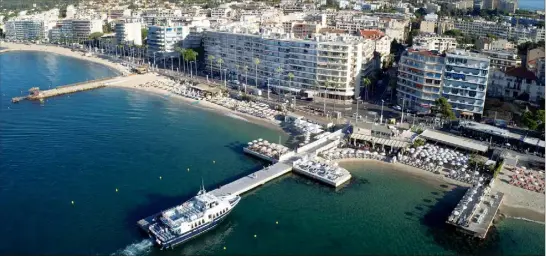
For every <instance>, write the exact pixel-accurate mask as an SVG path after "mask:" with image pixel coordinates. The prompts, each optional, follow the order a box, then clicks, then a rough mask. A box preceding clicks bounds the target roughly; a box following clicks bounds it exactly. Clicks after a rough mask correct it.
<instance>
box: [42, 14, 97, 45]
mask: <svg viewBox="0 0 546 257" xmlns="http://www.w3.org/2000/svg"><path fill="white" fill-rule="evenodd" d="M95 32H101V33H102V32H103V30H102V20H80V19H64V20H59V21H57V23H56V26H55V27H54V28H53V29H51V31H49V36H50V40H51V41H52V42H64V41H68V42H78V41H83V40H87V39H89V35H91V34H93V33H95Z"/></svg>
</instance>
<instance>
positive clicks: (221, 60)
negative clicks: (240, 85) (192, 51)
mask: <svg viewBox="0 0 546 257" xmlns="http://www.w3.org/2000/svg"><path fill="white" fill-rule="evenodd" d="M216 62H217V63H218V65H219V66H220V80H222V63H224V60H223V59H222V58H218V60H216ZM224 75H225V74H224Z"/></svg>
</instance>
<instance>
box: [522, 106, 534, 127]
mask: <svg viewBox="0 0 546 257" xmlns="http://www.w3.org/2000/svg"><path fill="white" fill-rule="evenodd" d="M535 118H536V116H535V115H533V114H532V113H531V111H529V110H527V111H525V112H524V113H523V115H522V117H521V122H522V123H523V125H525V126H527V127H528V128H529V129H531V130H535V129H536V128H537V127H538V122H537V120H535Z"/></svg>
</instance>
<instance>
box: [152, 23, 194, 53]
mask: <svg viewBox="0 0 546 257" xmlns="http://www.w3.org/2000/svg"><path fill="white" fill-rule="evenodd" d="M189 34H190V30H189V28H188V27H184V26H150V27H148V54H149V55H150V56H156V57H168V56H178V55H179V53H177V52H176V51H175V49H176V47H177V46H180V47H183V41H184V39H185V38H186V37H187V36H188V35H189Z"/></svg>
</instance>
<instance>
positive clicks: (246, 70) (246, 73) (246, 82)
mask: <svg viewBox="0 0 546 257" xmlns="http://www.w3.org/2000/svg"><path fill="white" fill-rule="evenodd" d="M243 70H244V71H245V94H246V85H248V65H245V67H243Z"/></svg>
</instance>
